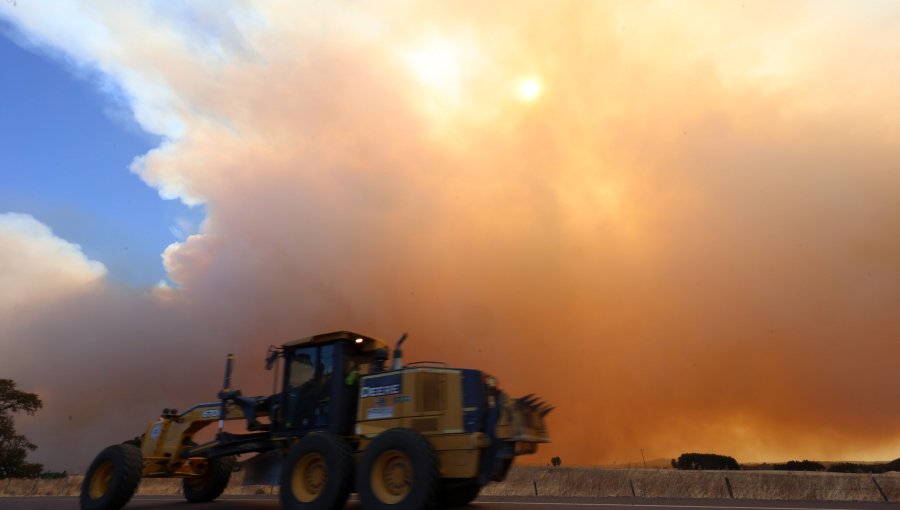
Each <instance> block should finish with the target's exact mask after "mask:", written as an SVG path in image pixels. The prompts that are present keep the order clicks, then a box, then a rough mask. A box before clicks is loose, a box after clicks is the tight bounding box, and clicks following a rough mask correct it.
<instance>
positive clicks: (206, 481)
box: [181, 457, 237, 503]
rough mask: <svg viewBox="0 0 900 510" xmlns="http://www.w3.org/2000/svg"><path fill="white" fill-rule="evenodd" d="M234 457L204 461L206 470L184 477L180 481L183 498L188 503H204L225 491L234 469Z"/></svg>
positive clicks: (235, 460) (235, 459)
mask: <svg viewBox="0 0 900 510" xmlns="http://www.w3.org/2000/svg"><path fill="white" fill-rule="evenodd" d="M236 462H237V458H235V457H216V458H214V459H209V461H208V462H207V463H206V471H205V472H204V473H203V474H202V475H198V476H192V477H190V478H185V479H183V480H182V481H181V489H182V491H183V492H184V498H185V499H187V500H188V502H189V503H206V502H207V501H212V500H214V499H216V498H218V497H219V496H221V495H222V493H223V492H225V488H226V487H228V482H229V481H230V480H231V472H232V471H234V464H235V463H236Z"/></svg>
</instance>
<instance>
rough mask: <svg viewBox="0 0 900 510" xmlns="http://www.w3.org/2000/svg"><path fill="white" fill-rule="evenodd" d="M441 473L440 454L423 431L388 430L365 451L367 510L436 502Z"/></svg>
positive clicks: (362, 487)
mask: <svg viewBox="0 0 900 510" xmlns="http://www.w3.org/2000/svg"><path fill="white" fill-rule="evenodd" d="M438 476H439V475H438V461H437V453H435V451H434V448H433V447H432V446H431V443H429V442H428V440H427V439H425V437H424V436H422V434H419V433H418V432H416V431H414V430H410V429H403V428H396V429H389V430H387V431H385V432H382V433H381V434H379V435H378V436H376V437H375V439H373V440H372V442H371V443H369V446H367V447H366V450H365V451H364V452H363V454H362V459H361V460H360V462H359V469H358V471H357V475H356V480H357V489H358V490H359V499H360V500H361V501H362V506H363V508H365V509H366V510H390V509H393V510H421V509H422V508H425V507H426V506H428V505H430V504H431V503H432V502H434V498H435V493H436V491H437V485H438Z"/></svg>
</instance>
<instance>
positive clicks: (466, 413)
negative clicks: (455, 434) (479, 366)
mask: <svg viewBox="0 0 900 510" xmlns="http://www.w3.org/2000/svg"><path fill="white" fill-rule="evenodd" d="M481 379H482V376H481V371H480V370H469V369H464V370H462V394H463V429H464V430H465V431H466V432H478V431H480V430H481V429H482V428H483V426H484V406H485V400H484V398H485V397H484V388H483V387H482V385H483V384H484V383H483V382H482V380H481Z"/></svg>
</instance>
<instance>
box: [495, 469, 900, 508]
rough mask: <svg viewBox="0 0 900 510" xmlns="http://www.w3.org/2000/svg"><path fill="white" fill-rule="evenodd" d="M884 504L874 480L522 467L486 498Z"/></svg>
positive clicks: (892, 489)
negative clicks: (605, 498) (738, 500)
mask: <svg viewBox="0 0 900 510" xmlns="http://www.w3.org/2000/svg"><path fill="white" fill-rule="evenodd" d="M726 478H727V479H728V482H730V484H731V489H732V492H731V493H732V494H733V495H734V498H736V499H769V500H771V499H780V500H790V499H797V500H832V501H883V498H882V497H881V494H880V493H879V492H878V488H877V486H876V485H875V482H874V481H873V478H872V475H864V474H842V473H803V472H783V471H743V472H742V471H675V470H671V469H631V470H623V469H601V468H544V467H520V468H516V469H514V470H513V471H512V472H510V474H509V477H508V478H507V480H506V481H504V482H502V483H497V484H491V485H489V486H487V487H485V488H484V490H483V491H482V494H486V495H496V496H501V495H504V496H505V495H516V496H533V495H535V486H536V488H537V493H538V495H541V496H583V497H631V496H637V497H645V498H661V497H673V498H729V497H731V496H730V494H729V492H728V484H727V483H726ZM875 479H876V480H878V484H879V485H880V486H881V488H882V489H883V490H884V493H885V495H886V496H887V497H888V499H889V500H890V501H898V500H900V474H895V473H890V474H885V475H877V476H876V477H875Z"/></svg>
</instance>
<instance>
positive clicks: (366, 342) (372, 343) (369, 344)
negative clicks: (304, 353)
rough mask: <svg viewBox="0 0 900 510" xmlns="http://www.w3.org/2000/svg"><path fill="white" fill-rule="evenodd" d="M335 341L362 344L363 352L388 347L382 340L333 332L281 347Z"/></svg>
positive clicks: (345, 332) (348, 332) (295, 341)
mask: <svg viewBox="0 0 900 510" xmlns="http://www.w3.org/2000/svg"><path fill="white" fill-rule="evenodd" d="M360 339H362V341H359V340H360ZM336 340H350V341H352V342H355V343H357V344H362V345H361V347H362V349H363V350H365V351H370V350H373V349H379V348H387V347H388V345H387V343H385V342H384V341H383V340H380V339H378V338H375V337H372V336H368V335H363V334H360V333H354V332H352V331H334V332H332V333H321V334H318V335H313V336H309V337H306V338H301V339H299V340H294V341H291V342H287V343H285V344H283V345H282V347H284V348H287V347H297V346H299V345H318V344H324V343H329V342H334V341H336Z"/></svg>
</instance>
